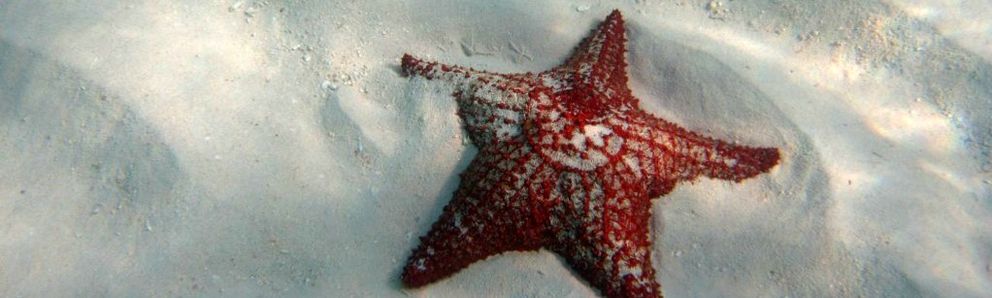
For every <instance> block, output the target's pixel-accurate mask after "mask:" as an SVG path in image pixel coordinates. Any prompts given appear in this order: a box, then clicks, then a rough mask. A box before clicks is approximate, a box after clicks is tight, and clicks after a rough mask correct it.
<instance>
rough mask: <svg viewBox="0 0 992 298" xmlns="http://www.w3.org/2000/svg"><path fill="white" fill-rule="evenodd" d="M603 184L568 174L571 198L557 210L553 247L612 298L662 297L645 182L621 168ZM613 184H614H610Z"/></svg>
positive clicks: (566, 195) (564, 185) (565, 188)
mask: <svg viewBox="0 0 992 298" xmlns="http://www.w3.org/2000/svg"><path fill="white" fill-rule="evenodd" d="M607 172H609V173H607V174H608V175H610V177H618V178H617V179H606V181H603V182H602V183H598V182H597V181H594V180H589V179H587V178H582V177H576V178H570V177H567V176H565V177H564V179H562V181H561V182H560V183H559V185H558V189H559V190H562V191H561V192H560V195H561V197H562V200H564V201H565V202H566V203H565V204H563V205H562V207H561V208H558V209H556V212H553V215H552V219H551V222H561V223H564V225H559V226H558V227H560V228H559V229H557V230H555V229H552V233H553V235H554V239H553V240H551V241H549V242H550V243H551V244H550V245H549V248H550V249H551V250H552V251H554V252H556V253H558V254H559V255H561V256H563V257H564V258H565V261H566V262H567V263H568V264H569V265H570V266H571V267H572V268H573V269H574V270H575V271H576V272H577V273H578V274H579V275H580V276H582V277H583V279H585V280H586V281H588V282H589V283H590V284H591V285H592V286H594V287H596V288H598V289H600V290H601V291H603V295H604V296H607V297H658V296H660V293H661V289H660V288H661V286H660V285H659V284H658V282H657V281H656V280H655V272H654V267H653V265H652V264H651V249H650V248H651V239H650V238H649V233H648V228H649V227H650V226H651V224H650V222H649V221H650V219H651V201H650V198H649V197H648V196H647V195H646V193H645V189H644V188H643V185H640V184H639V183H638V182H637V180H636V179H633V178H632V177H631V176H627V175H625V174H623V173H622V172H621V171H616V170H614V171H609V170H607ZM611 185H612V186H611Z"/></svg>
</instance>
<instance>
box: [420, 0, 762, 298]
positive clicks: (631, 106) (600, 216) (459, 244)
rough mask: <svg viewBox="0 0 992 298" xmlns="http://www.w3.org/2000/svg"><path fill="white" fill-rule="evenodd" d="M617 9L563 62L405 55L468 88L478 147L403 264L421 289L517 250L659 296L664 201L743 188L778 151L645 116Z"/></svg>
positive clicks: (431, 74)
mask: <svg viewBox="0 0 992 298" xmlns="http://www.w3.org/2000/svg"><path fill="white" fill-rule="evenodd" d="M626 42H627V37H626V33H625V29H624V21H623V18H622V17H621V16H620V12H619V11H616V10H614V11H613V13H611V14H610V15H609V16H608V17H606V21H604V22H603V23H602V24H600V25H599V27H598V28H597V29H596V30H595V31H593V33H592V36H590V37H588V38H586V39H585V40H584V41H583V42H582V44H581V45H580V46H579V47H578V48H577V49H576V50H575V53H574V54H573V55H572V57H571V58H569V59H568V61H567V62H565V64H564V65H561V66H559V67H556V68H554V69H551V70H548V71H545V72H541V73H538V74H532V73H523V74H500V73H492V72H486V71H479V70H474V69H471V68H465V67H459V66H452V65H444V64H438V63H434V62H425V61H423V60H419V59H417V58H413V57H412V56H410V55H404V56H403V70H404V72H405V73H406V74H408V75H413V76H422V77H425V78H427V79H441V80H444V81H448V82H451V83H453V84H454V85H455V88H456V90H457V91H455V93H454V94H453V95H454V97H455V98H456V100H457V101H458V114H459V116H461V118H462V119H463V120H464V125H465V128H466V130H467V131H468V136H469V138H471V140H472V142H473V143H474V144H475V145H476V146H478V147H479V153H478V155H477V156H476V157H475V159H474V160H473V161H472V164H471V165H470V166H469V167H468V169H467V170H465V172H464V173H462V174H461V184H460V185H459V187H458V190H457V191H456V192H455V194H454V198H453V199H452V200H451V202H450V203H448V205H447V206H446V207H445V208H444V213H443V214H442V215H441V218H440V219H439V220H438V221H437V222H435V223H434V225H433V226H432V227H431V231H430V232H429V233H427V235H426V236H425V237H422V238H420V242H421V243H420V246H419V247H417V249H416V250H414V251H413V254H412V255H411V256H410V259H409V260H408V261H407V263H406V267H405V268H404V269H403V276H402V280H403V283H404V284H405V285H406V286H408V287H419V286H423V285H426V284H428V283H431V282H434V281H436V280H438V279H441V278H444V277H447V276H449V275H451V274H453V273H455V272H457V271H459V270H461V269H462V268H464V267H466V266H468V265H469V264H472V263H474V262H476V261H479V260H482V259H485V258H487V257H489V256H492V255H495V254H499V253H502V252H506V251H513V250H516V251H529V250H537V249H539V248H542V247H544V248H547V249H550V250H551V251H553V252H555V253H557V254H559V255H561V256H563V257H564V258H565V261H566V262H567V263H568V264H569V265H571V267H572V268H573V269H574V270H575V271H576V272H578V273H579V275H581V276H582V277H583V278H585V279H586V280H587V281H589V283H590V284H591V285H592V286H594V287H596V288H599V289H600V290H601V291H602V292H603V293H604V294H605V295H606V296H610V297H619V296H628V297H644V296H660V294H661V293H660V287H659V285H658V282H657V280H656V279H655V277H654V268H653V267H652V264H651V239H650V238H649V237H648V224H649V220H650V218H651V199H652V198H655V197H659V196H661V195H664V194H667V193H669V192H671V191H672V188H674V187H675V185H676V183H678V182H679V181H691V180H694V179H695V178H696V177H697V176H699V175H703V176H707V177H711V178H716V179H725V180H732V181H735V182H739V181H741V180H743V179H746V178H749V177H753V176H755V175H758V174H760V173H763V172H766V171H768V170H769V169H770V168H771V167H773V166H775V165H776V164H777V163H778V160H779V153H778V149H775V148H752V147H746V146H735V145H731V144H728V143H726V142H723V141H719V140H714V139H711V138H707V137H704V136H701V135H698V134H696V133H693V132H690V131H687V130H685V129H683V128H681V127H679V126H676V125H675V124H672V123H671V122H668V121H665V120H663V119H660V118H657V117H655V116H652V115H651V114H648V113H647V112H644V111H643V110H641V109H640V107H639V106H638V105H639V103H638V99H637V98H634V96H633V95H632V94H631V91H630V89H628V87H627V73H626V66H627V62H626V57H625V56H626V51H627V49H626Z"/></svg>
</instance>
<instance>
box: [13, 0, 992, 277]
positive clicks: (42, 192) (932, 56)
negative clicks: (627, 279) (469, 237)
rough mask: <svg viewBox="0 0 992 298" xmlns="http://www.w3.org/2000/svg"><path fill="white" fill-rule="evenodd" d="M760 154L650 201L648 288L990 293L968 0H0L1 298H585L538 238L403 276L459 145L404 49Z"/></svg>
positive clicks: (988, 101) (975, 12) (984, 62)
mask: <svg viewBox="0 0 992 298" xmlns="http://www.w3.org/2000/svg"><path fill="white" fill-rule="evenodd" d="M614 8H616V9H620V10H621V11H622V12H623V13H624V16H625V19H626V20H627V26H628V36H629V39H630V42H629V50H630V51H629V62H630V69H629V71H630V75H631V89H632V90H633V92H634V94H635V95H636V96H637V97H639V98H640V99H641V104H642V106H643V108H644V109H646V110H648V111H649V112H651V113H653V114H655V115H658V116H660V117H663V118H666V119H669V120H671V121H673V122H676V123H679V124H680V125H683V126H685V127H687V128H690V129H692V130H696V131H700V132H704V133H706V134H708V135H711V136H715V137H718V138H722V139H729V140H735V141H739V142H741V143H744V144H754V145H762V146H774V147H778V148H780V149H781V150H782V153H783V160H782V162H781V164H780V165H779V166H778V167H776V168H775V169H773V171H772V172H771V173H769V174H765V175H762V176H759V177H757V178H754V179H750V180H747V181H745V182H744V183H740V184H734V183H728V182H725V181H717V180H708V179H702V180H699V181H697V182H695V183H692V184H684V185H681V186H679V187H677V188H676V191H675V192H673V193H671V194H670V195H668V196H666V197H663V198H659V199H657V200H655V201H654V209H653V213H654V222H653V225H652V233H653V235H652V237H653V239H654V242H655V243H654V262H655V264H654V265H655V268H657V269H658V278H659V280H660V282H661V284H662V287H663V291H664V292H665V294H666V295H667V296H670V297H721V296H723V297H727V296H730V297H781V296H801V297H805V296H822V297H858V296H863V297H881V296H891V297H914V296H927V297H933V296H945V297H989V296H992V224H990V223H992V195H990V194H992V191H990V187H992V185H990V184H992V162H990V160H992V156H990V154H992V153H990V152H992V66H990V62H992V34H990V32H992V4H989V3H987V2H985V1H939V0H931V1H903V0H891V1H881V2H879V1H815V2H814V1H730V0H724V1H650V0H642V1H618V2H609V1H539V2H534V1H522V0H521V1H499V2H496V1H408V2H399V1H107V0H95V1H26V0H24V1H17V0H14V1H0V296H3V297H20V296H25V297H58V296H63V297H67V296H69V297H78V296H118V297H120V296H124V297H134V296H153V297H156V296H231V297H244V296H286V297H295V296H335V297H337V296H364V297H395V296H407V295H414V296H436V297H466V296H499V297H505V296H528V297H529V296H575V297H583V296H592V295H595V294H596V292H595V291H593V290H591V289H590V288H589V287H588V286H587V285H586V284H585V283H584V282H583V281H582V280H580V279H579V278H577V277H576V275H575V274H574V273H573V272H572V271H571V270H569V269H568V268H567V267H566V266H564V264H563V263H562V261H561V260H560V259H559V258H558V257H557V256H555V255H553V254H551V253H549V252H547V251H539V252H529V253H507V254H503V255H499V256H496V257H492V258H490V259H487V260H486V261H484V262H479V263H476V264H474V265H472V266H470V267H468V268H466V269H465V270H463V271H461V272H459V273H458V274H455V275H453V276H451V277H450V278H447V279H445V280H442V281H440V282H437V283H435V284H432V285H429V286H427V287H425V288H421V289H413V290H408V289H403V288H402V287H401V286H400V283H399V280H398V275H399V272H400V269H401V267H402V266H403V263H404V261H405V258H406V257H407V256H408V253H409V252H410V250H411V249H412V248H414V247H415V246H416V244H417V241H418V240H417V237H418V236H420V235H421V234H423V233H425V232H426V231H427V229H428V228H429V226H430V224H431V223H432V222H433V220H434V219H435V218H436V217H437V216H438V215H439V213H440V211H441V208H442V207H443V206H444V205H445V204H446V203H447V201H448V200H449V199H450V197H451V193H452V191H453V190H454V188H455V187H456V186H457V184H458V175H457V174H458V173H459V172H460V171H461V170H462V169H464V168H465V167H466V166H467V164H468V162H469V161H470V160H471V159H472V157H473V156H474V155H475V154H476V149H475V148H474V147H473V146H472V145H471V144H470V143H469V141H468V140H467V138H466V136H465V134H464V133H463V132H462V130H461V128H460V122H459V121H460V120H459V119H458V117H457V116H456V115H455V109H456V105H455V103H454V101H453V100H452V98H451V97H450V96H449V94H450V92H451V90H452V89H451V87H450V86H444V85H443V84H435V83H431V84H428V83H426V82H425V81H423V80H420V79H412V80H411V79H408V78H405V77H402V76H401V75H400V73H399V57H401V56H402V54H403V53H411V54H416V55H418V56H421V57H425V58H429V59H436V60H440V61H444V62H447V63H454V64H461V65H468V66H472V67H476V68H482V69H487V70H493V71H499V72H525V71H541V70H544V69H548V68H550V67H553V66H555V65H557V64H559V63H561V62H562V60H563V59H564V58H565V57H567V55H568V54H569V53H570V51H571V49H572V47H574V46H575V45H576V44H577V43H578V41H579V40H581V39H582V37H584V36H585V35H586V34H587V33H588V32H589V30H590V29H592V28H593V27H594V26H595V25H596V24H598V22H600V21H601V20H602V19H603V17H605V16H606V15H607V14H608V13H609V11H611V10H613V9H614Z"/></svg>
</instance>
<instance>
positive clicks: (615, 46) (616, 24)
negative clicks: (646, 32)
mask: <svg viewBox="0 0 992 298" xmlns="http://www.w3.org/2000/svg"><path fill="white" fill-rule="evenodd" d="M558 70H560V71H563V72H565V73H570V74H572V75H573V76H575V78H574V79H573V80H571V81H573V83H575V85H574V86H573V87H575V88H576V89H579V92H580V94H581V93H584V92H587V91H595V92H596V93H599V94H603V95H605V96H606V97H608V98H612V99H627V98H628V96H629V95H630V94H631V93H630V89H628V88H627V32H626V29H625V27H624V21H623V16H621V15H620V11H618V10H614V11H613V12H612V13H611V14H610V15H609V16H607V17H606V20H605V21H603V22H602V23H600V25H599V27H597V28H596V29H595V30H594V31H593V33H592V34H591V35H590V36H589V37H587V38H586V39H585V40H583V41H582V43H581V44H580V45H579V46H578V47H577V48H576V49H575V52H574V53H573V54H572V56H571V57H570V58H569V59H568V61H567V62H566V63H565V64H564V65H563V66H562V67H560V68H559V69H558Z"/></svg>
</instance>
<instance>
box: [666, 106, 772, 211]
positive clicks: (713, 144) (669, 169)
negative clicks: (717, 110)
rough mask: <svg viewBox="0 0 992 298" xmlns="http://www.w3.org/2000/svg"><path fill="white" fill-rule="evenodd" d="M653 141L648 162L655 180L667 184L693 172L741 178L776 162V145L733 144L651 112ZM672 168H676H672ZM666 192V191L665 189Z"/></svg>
mask: <svg viewBox="0 0 992 298" xmlns="http://www.w3.org/2000/svg"><path fill="white" fill-rule="evenodd" d="M648 117H650V120H651V121H650V122H651V123H650V126H651V127H652V128H653V129H652V130H651V133H650V138H651V142H652V144H653V146H650V147H652V149H651V150H653V151H655V152H654V153H653V154H650V155H651V156H652V157H653V158H652V160H651V161H650V163H651V165H652V166H653V167H655V168H656V169H657V171H654V172H656V173H658V174H660V176H657V177H655V178H657V179H658V180H659V181H666V182H664V183H663V184H671V183H674V182H675V181H676V180H691V179H693V178H695V177H696V176H697V175H704V176H707V177H710V178H714V179H723V180H731V181H734V182H740V181H741V180H744V179H747V178H751V177H754V176H756V175H758V174H761V173H764V172H767V171H768V170H769V169H771V168H772V167H774V166H775V165H776V164H778V161H779V151H778V149H777V148H757V147H749V146H741V145H733V144H730V143H727V142H724V141H721V140H717V139H713V138H709V137H705V136H702V135H699V134H696V133H694V132H691V131H688V130H686V129H684V128H682V127H679V126H678V125H675V124H673V123H670V122H667V121H664V120H661V119H657V118H654V117H651V116H648ZM675 169H679V170H678V171H677V172H674V171H675ZM666 193H667V192H666Z"/></svg>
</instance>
